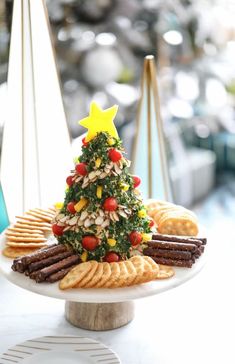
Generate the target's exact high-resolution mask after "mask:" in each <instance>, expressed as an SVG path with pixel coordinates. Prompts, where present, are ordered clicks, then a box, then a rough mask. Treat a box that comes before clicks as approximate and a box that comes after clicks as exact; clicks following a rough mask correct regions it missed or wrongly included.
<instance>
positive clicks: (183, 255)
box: [143, 248, 194, 260]
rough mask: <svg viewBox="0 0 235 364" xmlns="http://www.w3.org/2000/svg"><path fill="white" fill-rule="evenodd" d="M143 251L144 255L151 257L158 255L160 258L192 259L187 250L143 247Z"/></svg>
mask: <svg viewBox="0 0 235 364" xmlns="http://www.w3.org/2000/svg"><path fill="white" fill-rule="evenodd" d="M143 253H144V254H145V255H148V256H151V258H153V257H160V258H166V259H168V258H170V259H179V260H181V259H184V260H193V259H194V258H193V254H192V253H191V252H189V251H182V250H167V249H153V248H146V249H144V251H143Z"/></svg>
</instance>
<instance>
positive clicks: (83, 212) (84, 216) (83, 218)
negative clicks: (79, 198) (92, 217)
mask: <svg viewBox="0 0 235 364" xmlns="http://www.w3.org/2000/svg"><path fill="white" fill-rule="evenodd" d="M87 216H88V212H87V211H82V213H81V216H80V219H79V220H81V221H83V220H85V219H86V218H87Z"/></svg>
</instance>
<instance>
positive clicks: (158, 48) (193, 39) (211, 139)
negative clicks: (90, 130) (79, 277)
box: [0, 0, 235, 224]
mask: <svg viewBox="0 0 235 364" xmlns="http://www.w3.org/2000/svg"><path fill="white" fill-rule="evenodd" d="M12 5H13V1H12V0H1V1H0V111H1V112H0V144H1V136H2V129H3V124H4V98H5V92H6V79H7V68H8V51H9V41H10V28H11V16H12ZM47 7H48V12H49V17H50V23H51V28H52V35H53V40H54V44H55V48H56V55H57V63H58V68H59V72H60V76H61V82H62V92H63V101H64V106H65V111H66V116H67V122H68V125H69V129H70V133H71V136H72V138H74V139H75V138H76V137H78V136H79V135H81V133H83V130H82V128H81V127H79V125H78V124H77V120H79V119H81V118H83V117H84V116H85V115H86V114H87V113H88V110H89V104H90V101H91V100H93V99H95V100H96V101H97V102H99V104H100V105H101V106H102V107H108V106H110V105H112V104H114V103H117V104H118V105H120V107H119V113H118V118H117V119H116V125H117V128H118V131H119V135H120V137H121V138H122V139H123V141H124V146H125V147H126V149H127V151H128V152H129V154H130V151H131V146H132V142H133V136H134V132H135V122H136V110H137V103H138V100H139V96H140V78H141V73H142V65H143V59H144V57H145V56H146V55H148V54H153V55H154V56H155V57H156V60H157V66H158V83H159V86H160V99H161V106H162V109H161V113H162V118H163V120H164V132H165V137H166V144H167V153H168V158H169V165H170V178H171V182H172V189H173V195H174V200H175V202H176V203H178V204H182V205H184V206H188V207H191V208H193V209H194V210H195V211H196V212H198V213H199V214H200V215H201V216H202V218H204V219H206V220H207V222H208V224H210V223H211V224H212V222H214V221H215V219H217V220H220V221H221V219H222V220H223V219H225V220H226V221H227V220H228V219H233V218H234V216H235V203H234V202H235V178H234V171H235V64H234V63H235V22H234V17H235V0H211V1H210V0H194V1H193V0H191V1H190V0H162V1H161V0H125V1H122V0H92V1H86V0H47ZM45 86H46V79H45ZM129 157H131V156H130V155H129Z"/></svg>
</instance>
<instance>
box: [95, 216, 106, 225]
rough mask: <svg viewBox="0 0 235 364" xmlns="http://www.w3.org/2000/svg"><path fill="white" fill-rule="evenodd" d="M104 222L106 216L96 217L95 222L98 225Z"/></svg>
mask: <svg viewBox="0 0 235 364" xmlns="http://www.w3.org/2000/svg"><path fill="white" fill-rule="evenodd" d="M103 222H104V218H103V217H102V216H98V217H97V218H96V219H95V223H96V225H102V224H103Z"/></svg>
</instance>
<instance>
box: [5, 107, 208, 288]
mask: <svg viewBox="0 0 235 364" xmlns="http://www.w3.org/2000/svg"><path fill="white" fill-rule="evenodd" d="M116 112H117V106H113V107H111V108H109V109H107V110H101V109H100V108H99V107H98V105H97V104H95V103H94V102H93V103H92V104H91V109H90V115H89V116H88V117H87V118H85V119H83V120H81V121H80V124H81V125H82V126H84V127H86V128H87V129H88V133H87V135H86V137H85V138H84V139H83V146H82V153H81V155H80V156H79V157H78V158H77V159H76V161H75V167H74V170H72V171H71V174H70V175H69V176H68V177H67V179H66V182H67V188H66V194H65V199H64V202H63V203H57V204H55V207H52V208H47V209H41V208H34V209H31V210H29V211H27V212H26V213H25V214H24V216H17V217H16V223H15V224H14V225H12V226H11V227H9V228H8V229H7V230H6V232H5V236H6V247H5V248H4V250H3V252H2V253H3V254H4V255H5V256H6V257H9V258H14V261H13V264H12V269H13V270H14V271H15V272H19V273H24V274H25V275H26V276H28V277H29V278H30V279H33V280H35V281H36V282H37V283H40V282H48V283H54V282H57V281H60V282H59V287H60V289H62V290H65V289H69V288H118V287H126V286H132V285H137V284H142V283H147V282H150V281H153V280H156V279H163V278H170V277H172V276H173V275H174V274H175V271H174V268H172V267H187V268H191V267H192V265H193V264H194V263H195V261H196V260H197V259H198V258H200V256H201V254H202V253H203V252H204V248H205V244H206V239H205V238H203V237H198V222H197V218H196V216H195V215H194V214H193V213H192V212H191V211H189V210H187V209H185V208H183V207H181V206H176V205H174V204H172V203H169V202H165V201H158V200H149V201H147V202H146V203H145V204H144V203H143V201H142V198H141V194H140V191H139V189H138V187H139V185H140V184H141V180H140V178H139V177H138V176H133V175H131V174H130V173H129V172H128V168H129V167H130V161H129V160H128V159H127V158H126V157H125V151H124V149H123V147H122V142H121V140H120V139H119V137H118V134H117V131H116V129H115V126H114V123H113V119H114V117H115V115H116ZM53 235H54V237H55V238H56V240H55V239H54V238H53Z"/></svg>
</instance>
